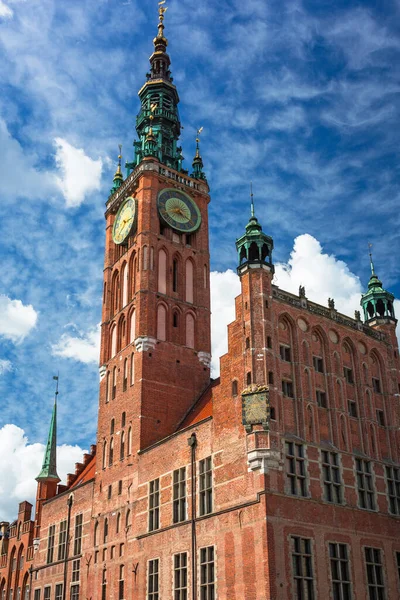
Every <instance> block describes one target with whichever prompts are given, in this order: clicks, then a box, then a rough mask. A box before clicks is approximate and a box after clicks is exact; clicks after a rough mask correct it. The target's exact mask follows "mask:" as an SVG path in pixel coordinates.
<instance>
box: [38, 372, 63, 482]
mask: <svg viewBox="0 0 400 600" xmlns="http://www.w3.org/2000/svg"><path fill="white" fill-rule="evenodd" d="M53 379H55V380H56V381H57V384H56V393H55V398H54V406H53V413H52V415H51V421H50V429H49V435H48V438H47V446H46V452H45V455H44V459H43V465H42V470H41V471H40V473H39V475H38V476H37V477H36V481H38V482H40V481H56V482H59V481H61V479H60V478H59V476H58V474H57V396H58V376H57V377H53Z"/></svg>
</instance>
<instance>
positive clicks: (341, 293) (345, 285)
mask: <svg viewBox="0 0 400 600" xmlns="http://www.w3.org/2000/svg"><path fill="white" fill-rule="evenodd" d="M274 284H275V285H278V286H279V288H281V289H282V290H285V291H287V292H291V293H293V294H298V291H299V286H300V285H304V286H305V288H306V295H307V297H308V299H309V300H311V301H312V302H317V303H318V304H322V305H323V306H327V305H328V298H334V300H335V306H336V308H337V310H338V311H339V312H342V313H344V314H346V315H349V316H350V317H354V311H355V310H361V307H360V299H361V294H362V293H363V292H365V291H366V289H367V285H366V282H365V285H362V283H361V281H360V279H359V277H357V275H355V274H354V273H352V272H351V271H350V269H349V267H348V266H347V264H346V263H345V262H343V261H342V260H338V259H337V258H336V257H335V256H333V255H330V254H326V253H324V252H323V250H322V247H321V244H320V242H319V241H318V240H317V239H315V238H314V237H313V236H311V235H309V234H308V233H304V234H302V235H299V236H298V237H297V238H296V239H295V240H294V245H293V250H292V252H291V254H290V258H289V260H288V262H287V263H277V264H276V266H275V278H274ZM238 294H240V281H239V277H237V275H236V274H235V273H234V272H233V271H232V270H230V269H228V270H227V271H224V272H223V273H219V272H212V273H211V310H212V316H211V340H212V354H213V360H212V374H213V376H214V377H217V376H218V374H219V358H220V356H222V355H223V354H225V352H226V351H227V329H226V328H227V325H228V324H229V323H231V322H232V321H233V320H234V318H235V306H234V299H235V297H236V296H237V295H238ZM395 311H396V313H397V314H398V315H400V301H398V300H396V301H395ZM361 315H362V312H361ZM398 336H400V332H398ZM399 341H400V337H399Z"/></svg>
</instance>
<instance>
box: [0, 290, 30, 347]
mask: <svg viewBox="0 0 400 600" xmlns="http://www.w3.org/2000/svg"><path fill="white" fill-rule="evenodd" d="M37 318H38V313H37V312H36V311H35V309H34V308H33V306H32V305H31V304H28V305H27V306H24V305H23V304H22V302H21V300H11V299H10V298H8V297H7V296H4V295H0V337H1V336H3V337H5V338H6V339H8V340H11V341H12V342H15V343H16V344H17V343H19V342H22V340H23V339H24V338H25V337H26V336H27V335H28V333H29V332H30V331H31V329H33V327H35V325H36V322H37Z"/></svg>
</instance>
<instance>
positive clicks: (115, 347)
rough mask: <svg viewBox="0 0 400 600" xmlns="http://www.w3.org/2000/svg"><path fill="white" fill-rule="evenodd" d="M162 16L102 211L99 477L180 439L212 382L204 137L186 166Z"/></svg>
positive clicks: (161, 12)
mask: <svg viewBox="0 0 400 600" xmlns="http://www.w3.org/2000/svg"><path fill="white" fill-rule="evenodd" d="M164 12H165V8H163V7H162V6H161V7H160V20H159V25H158V34H157V36H156V38H155V39H154V52H153V54H152V56H151V57H150V72H149V73H148V74H147V81H146V83H145V84H144V86H143V87H142V88H141V90H140V91H139V98H140V102H141V107H140V112H139V115H138V117H137V120H136V131H137V135H138V141H135V142H134V159H133V160H132V161H131V162H127V163H126V167H127V176H126V178H125V180H124V179H123V176H122V173H121V156H120V157H119V163H118V168H117V171H116V174H115V176H114V183H113V187H112V189H111V194H110V197H109V199H108V201H107V204H106V214H105V217H106V247H105V262H104V291H103V311H102V334H101V355H100V356H101V358H100V361H101V362H100V364H101V367H100V378H101V383H100V407H99V424H98V448H99V452H98V471H99V470H100V469H106V468H108V467H111V466H116V465H117V464H120V460H123V459H124V458H125V457H126V456H129V455H135V454H136V452H137V451H138V450H143V449H144V448H146V447H148V446H149V445H151V444H153V443H155V442H157V441H159V440H160V439H162V438H165V437H166V436H168V435H170V434H172V433H174V431H175V430H176V428H177V427H178V425H179V423H180V422H181V421H182V419H183V418H184V416H185V415H186V413H187V412H188V410H189V409H190V408H191V407H192V406H193V404H194V403H195V402H196V401H197V400H198V399H199V398H200V396H201V395H202V393H203V392H204V390H205V389H206V388H207V387H208V385H209V383H210V359H211V356H210V283H209V249H208V214H207V207H208V203H209V200H210V198H209V193H208V192H209V188H208V184H207V181H206V178H205V175H204V173H203V163H202V159H201V156H200V152H199V147H198V139H197V148H196V154H195V158H194V161H193V173H192V174H189V173H188V171H186V170H185V169H184V168H183V167H182V161H183V157H182V149H181V147H180V146H179V145H178V139H179V135H180V128H181V125H180V120H179V113H178V102H179V97H178V93H177V90H176V87H175V85H174V84H173V78H172V76H171V72H170V69H169V66H170V59H169V56H168V54H167V52H166V48H167V39H166V38H165V37H164V24H163V20H164ZM100 463H101V464H100Z"/></svg>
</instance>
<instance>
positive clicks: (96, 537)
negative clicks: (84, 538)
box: [93, 521, 99, 546]
mask: <svg viewBox="0 0 400 600" xmlns="http://www.w3.org/2000/svg"><path fill="white" fill-rule="evenodd" d="M93 543H94V545H95V546H98V545H99V522H98V521H96V523H95V524H94V535H93Z"/></svg>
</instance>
